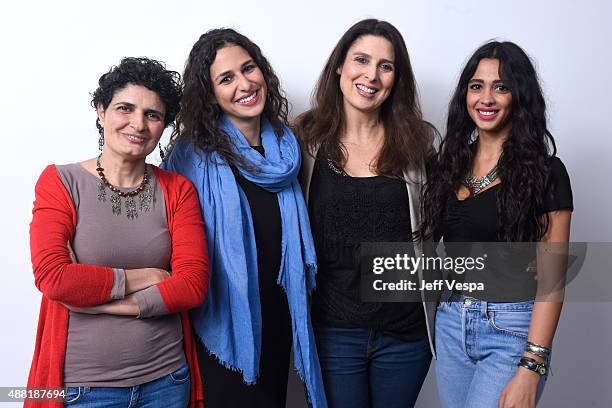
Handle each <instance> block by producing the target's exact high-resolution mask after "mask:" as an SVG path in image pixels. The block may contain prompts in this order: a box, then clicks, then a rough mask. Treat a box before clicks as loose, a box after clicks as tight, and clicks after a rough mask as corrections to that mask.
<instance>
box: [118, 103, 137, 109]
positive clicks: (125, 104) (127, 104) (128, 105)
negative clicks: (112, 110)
mask: <svg viewBox="0 0 612 408" xmlns="http://www.w3.org/2000/svg"><path fill="white" fill-rule="evenodd" d="M118 105H124V106H127V107H128V108H134V107H135V106H136V105H134V104H133V103H129V102H115V103H114V104H113V106H118Z"/></svg>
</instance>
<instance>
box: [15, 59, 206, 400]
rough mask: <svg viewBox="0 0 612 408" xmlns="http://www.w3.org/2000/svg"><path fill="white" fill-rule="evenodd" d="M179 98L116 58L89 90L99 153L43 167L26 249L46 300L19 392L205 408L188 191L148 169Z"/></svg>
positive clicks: (177, 83) (195, 217)
mask: <svg viewBox="0 0 612 408" xmlns="http://www.w3.org/2000/svg"><path fill="white" fill-rule="evenodd" d="M180 97H181V80H180V76H179V74H178V73H176V72H173V71H169V70H167V69H166V68H165V67H164V66H163V65H162V64H161V63H159V62H157V61H155V60H150V59H147V58H124V59H123V60H122V61H121V63H120V64H119V65H117V66H115V67H113V68H111V70H110V71H109V72H108V73H106V74H104V75H102V77H100V81H99V86H98V88H97V89H96V91H95V92H94V93H93V99H92V105H93V107H94V108H95V109H96V111H97V119H96V126H97V127H98V130H99V140H98V145H99V148H100V150H101V151H102V152H101V153H100V154H99V155H98V156H97V157H94V158H92V159H89V160H85V161H83V162H78V163H72V164H67V165H50V166H48V167H47V168H46V169H45V170H44V171H43V173H42V175H41V176H40V178H39V180H38V182H37V184H36V200H35V202H34V211H33V218H32V224H31V226H30V239H31V241H30V244H31V252H32V265H33V268H34V277H35V283H36V286H37V287H38V289H40V291H41V292H42V293H43V298H42V303H41V310H40V318H39V324H38V333H37V336H36V347H35V351H34V358H33V361H32V367H31V370H30V375H29V379H28V387H30V388H60V387H62V388H64V389H65V396H64V399H63V403H64V404H65V405H69V406H75V407H79V406H83V407H85V406H87V407H102V406H104V407H108V406H117V407H122V406H125V407H127V406H128V405H129V406H135V407H139V406H143V407H144V406H151V404H162V405H163V406H164V407H176V408H179V407H187V406H190V407H197V406H202V391H201V389H200V375H199V370H198V364H197V359H196V358H195V346H194V341H193V337H192V334H191V326H190V324H189V319H188V316H187V314H186V311H187V310H188V309H191V308H193V307H196V306H198V305H199V304H201V303H202V301H203V299H204V297H205V294H206V290H207V283H208V279H207V275H208V257H207V253H206V239H205V234H204V230H203V224H202V218H201V215H200V209H199V204H198V198H197V193H196V191H195V189H194V188H193V186H192V185H191V183H190V182H189V181H188V180H187V179H185V178H184V177H182V176H180V175H177V174H172V173H169V172H167V171H164V170H161V169H159V168H157V167H155V166H153V165H150V164H147V163H145V158H146V156H147V155H148V154H149V153H151V152H152V151H153V150H154V149H155V147H156V146H157V144H158V142H159V139H160V137H161V135H162V132H163V130H164V129H165V128H166V127H167V126H169V125H171V124H173V123H174V118H175V116H176V114H177V112H178V110H179V100H180ZM92 144H93V143H92ZM170 271H171V273H170ZM48 404H49V403H48V402H47V401H45V402H41V401H28V402H27V403H26V405H28V406H48ZM56 405H57V406H61V402H60V401H57V402H56Z"/></svg>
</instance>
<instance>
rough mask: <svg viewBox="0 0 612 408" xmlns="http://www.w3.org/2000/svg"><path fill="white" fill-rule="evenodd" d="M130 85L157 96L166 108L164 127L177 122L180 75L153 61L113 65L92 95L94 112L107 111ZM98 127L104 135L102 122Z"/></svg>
mask: <svg viewBox="0 0 612 408" xmlns="http://www.w3.org/2000/svg"><path fill="white" fill-rule="evenodd" d="M129 84H132V85H142V86H144V87H145V88H147V89H149V90H151V91H153V92H155V93H157V95H158V96H159V98H160V99H161V100H162V102H163V103H164V107H165V108H166V114H165V116H164V126H165V127H168V125H171V124H173V123H174V119H175V118H176V115H177V114H178V111H179V109H180V100H181V96H182V86H183V84H182V82H181V75H180V74H179V73H178V72H176V71H169V70H167V69H166V67H165V65H164V64H163V63H162V62H159V61H156V60H153V59H150V58H145V57H140V58H132V57H127V58H123V59H122V60H121V62H120V63H119V65H117V66H113V67H112V68H111V69H110V71H108V72H107V73H106V74H104V75H102V76H101V77H100V79H99V81H98V88H97V89H96V90H95V91H94V93H93V94H92V99H91V106H93V108H94V109H97V108H98V106H102V108H104V109H106V108H108V105H109V104H110V103H111V101H112V99H113V96H114V95H115V93H116V92H118V91H120V90H122V89H123V88H125V87H126V86H127V85H129ZM96 127H97V128H98V132H100V134H102V133H103V132H104V128H102V126H101V125H100V121H99V119H96Z"/></svg>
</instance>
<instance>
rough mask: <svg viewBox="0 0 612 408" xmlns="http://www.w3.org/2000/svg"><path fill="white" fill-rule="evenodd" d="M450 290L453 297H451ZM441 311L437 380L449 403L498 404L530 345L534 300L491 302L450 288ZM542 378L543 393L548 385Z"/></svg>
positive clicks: (449, 406)
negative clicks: (529, 336)
mask: <svg viewBox="0 0 612 408" xmlns="http://www.w3.org/2000/svg"><path fill="white" fill-rule="evenodd" d="M449 296H450V297H449ZM443 299H448V300H447V301H442V302H440V305H439V306H438V312H437V314H436V354H437V360H436V380H437V383H438V393H439V395H440V401H441V403H442V407H443V408H464V407H467V408H490V407H497V404H498V401H499V396H500V395H501V392H502V390H503V389H504V387H505V386H506V384H507V383H508V381H510V380H511V379H512V377H513V376H514V373H515V372H516V369H517V364H518V362H519V360H520V358H521V356H522V355H523V352H524V350H525V344H526V343H527V333H528V331H529V323H530V322H531V312H532V311H533V301H527V302H511V303H510V302H509V303H491V302H485V301H481V300H478V299H474V298H469V297H464V296H462V295H457V294H453V295H452V296H451V294H450V293H446V294H444V295H443ZM544 383H545V378H544V377H543V378H541V379H540V383H539V386H538V393H537V399H539V397H540V396H541V395H542V391H543V390H544Z"/></svg>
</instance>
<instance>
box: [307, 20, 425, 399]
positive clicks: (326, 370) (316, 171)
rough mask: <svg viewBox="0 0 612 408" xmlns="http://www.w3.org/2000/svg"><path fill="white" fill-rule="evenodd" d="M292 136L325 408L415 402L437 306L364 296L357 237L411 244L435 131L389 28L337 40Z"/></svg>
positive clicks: (375, 24)
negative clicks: (310, 252) (307, 223)
mask: <svg viewBox="0 0 612 408" xmlns="http://www.w3.org/2000/svg"><path fill="white" fill-rule="evenodd" d="M295 128H296V129H297V130H296V132H297V133H298V136H299V138H300V140H301V142H302V144H303V149H304V150H305V152H304V166H303V169H302V176H303V177H302V178H303V180H302V183H303V186H304V192H305V194H306V197H307V201H308V205H309V211H310V219H311V221H312V228H313V236H314V239H315V247H316V250H317V259H318V260H319V273H318V275H317V289H316V291H315V292H314V295H313V301H312V314H313V322H314V324H315V333H316V338H317V346H318V352H319V357H320V360H321V368H322V371H323V380H324V383H325V391H326V394H327V399H328V403H329V405H330V406H332V407H353V408H358V407H364V408H365V407H385V408H392V407H409V406H413V405H414V403H415V401H416V398H417V395H418V393H419V390H420V388H421V385H422V383H423V380H424V379H425V376H426V374H427V371H428V369H429V364H430V361H431V350H430V344H431V343H430V341H428V333H430V331H429V327H428V323H429V324H431V323H432V320H430V319H428V318H427V314H426V313H425V310H428V311H429V316H430V318H431V317H433V316H432V315H433V313H434V311H435V304H433V303H429V304H426V303H425V302H415V303H383V302H373V303H369V302H368V303H366V302H362V300H361V296H360V265H361V262H360V249H361V243H362V242H391V241H412V236H413V235H412V232H413V231H417V230H418V228H419V225H420V218H419V198H420V195H421V186H422V182H423V181H424V176H425V175H424V163H425V160H426V157H427V155H428V154H429V153H430V151H431V149H432V147H431V145H432V139H433V135H434V134H435V130H434V129H433V127H432V126H431V125H429V124H428V123H426V122H425V121H424V120H423V118H422V115H421V110H420V107H419V102H418V96H417V87H416V82H415V79H414V75H413V72H412V67H411V64H410V59H409V56H408V51H407V49H406V44H405V43H404V40H403V38H402V36H401V34H400V33H399V31H398V30H397V29H396V28H395V27H394V26H393V25H391V24H389V23H388V22H385V21H379V20H373V19H370V20H363V21H360V22H358V23H356V24H355V25H353V26H352V27H351V28H350V29H349V30H348V31H347V32H346V33H345V34H344V35H343V36H342V38H341V39H340V41H339V42H338V43H337V45H336V46H335V48H334V49H333V51H332V53H331V56H330V57H329V59H328V61H327V63H326V65H325V68H324V69H323V72H322V73H321V76H320V78H319V82H318V84H317V86H316V89H315V91H314V98H313V107H312V109H311V110H309V111H308V112H306V113H304V114H303V115H301V116H300V117H299V118H298V120H297V123H296V126H295Z"/></svg>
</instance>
